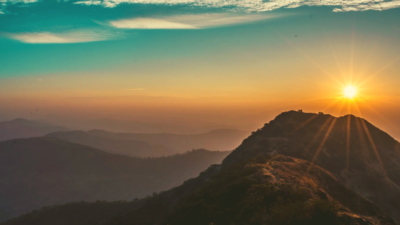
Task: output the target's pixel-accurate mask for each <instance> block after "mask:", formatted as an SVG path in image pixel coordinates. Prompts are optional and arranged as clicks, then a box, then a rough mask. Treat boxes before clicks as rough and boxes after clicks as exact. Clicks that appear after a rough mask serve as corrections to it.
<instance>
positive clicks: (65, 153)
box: [0, 137, 229, 221]
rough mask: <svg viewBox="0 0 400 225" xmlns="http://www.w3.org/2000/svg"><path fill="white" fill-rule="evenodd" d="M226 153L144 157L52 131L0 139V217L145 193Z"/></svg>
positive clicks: (185, 176)
mask: <svg viewBox="0 0 400 225" xmlns="http://www.w3.org/2000/svg"><path fill="white" fill-rule="evenodd" d="M228 153H229V152H212V151H206V150H194V151H191V152H188V153H185V154H179V155H174V156H169V157H161V158H152V159H141V158H132V157H127V156H121V155H115V154H110V153H106V152H103V151H100V150H97V149H94V148H91V147H88V146H84V145H79V144H74V143H70V142H66V141H63V140H59V139H54V138H49V137H45V138H30V139H16V140H10V141H4V142H0V199H1V201H0V221H1V220H2V221H4V220H6V219H9V218H12V217H15V216H18V215H20V214H22V213H26V212H29V211H31V210H34V209H38V208H41V207H43V206H47V205H53V204H62V203H67V202H72V201H81V200H84V201H97V200H107V201H115V200H129V201H130V200H133V199H134V198H142V197H144V196H146V195H152V194H153V193H154V192H159V191H163V190H167V189H169V188H172V187H174V186H177V185H180V184H181V183H182V182H183V181H184V180H187V179H189V178H191V177H195V176H197V175H198V174H199V173H200V172H201V171H203V170H204V169H205V168H207V167H208V166H209V165H211V164H215V163H220V162H221V161H222V159H223V158H224V157H225V156H226V155H227V154H228Z"/></svg>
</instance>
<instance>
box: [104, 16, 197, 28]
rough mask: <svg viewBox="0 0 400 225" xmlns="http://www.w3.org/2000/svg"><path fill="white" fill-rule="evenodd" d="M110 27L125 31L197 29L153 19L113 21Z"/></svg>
mask: <svg viewBox="0 0 400 225" xmlns="http://www.w3.org/2000/svg"><path fill="white" fill-rule="evenodd" d="M110 25H111V26H113V27H116V28H124V29H194V28H195V27H193V26H191V25H187V24H183V23H176V22H171V21H166V20H160V19H153V18H135V19H125V20H116V21H111V22H110Z"/></svg>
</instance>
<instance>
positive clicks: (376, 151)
mask: <svg viewBox="0 0 400 225" xmlns="http://www.w3.org/2000/svg"><path fill="white" fill-rule="evenodd" d="M355 108H356V109H357V110H358V113H359V114H360V115H361V116H362V114H361V111H360V109H359V107H358V105H357V103H355ZM360 121H361V124H362V127H363V128H364V131H365V134H366V135H367V139H368V141H369V143H370V145H371V147H372V150H373V151H374V153H375V156H376V159H377V160H378V163H379V164H380V166H381V169H382V171H383V173H384V175H385V176H387V172H386V170H385V167H384V166H383V162H382V159H381V156H380V155H379V152H378V149H377V148H376V145H375V142H374V140H373V138H372V136H371V134H370V132H369V129H368V126H367V125H366V123H365V121H364V119H361V118H360Z"/></svg>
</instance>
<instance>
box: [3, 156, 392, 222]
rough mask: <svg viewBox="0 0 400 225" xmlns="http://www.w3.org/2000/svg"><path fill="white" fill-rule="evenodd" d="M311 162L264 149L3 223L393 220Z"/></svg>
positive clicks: (49, 208) (45, 209)
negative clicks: (134, 196)
mask: <svg viewBox="0 0 400 225" xmlns="http://www.w3.org/2000/svg"><path fill="white" fill-rule="evenodd" d="M311 165H312V164H311V163H310V162H307V161H305V160H300V159H295V158H291V157H284V156H279V155H278V156H272V157H271V156H269V155H263V156H259V157H255V158H253V159H251V160H247V161H246V162H242V163H239V164H236V165H234V166H231V167H229V168H227V169H224V170H222V171H221V172H220V166H212V167H210V168H209V169H208V170H206V171H205V172H203V173H202V174H201V175H200V176H199V177H197V178H195V179H191V180H188V181H187V182H185V183H184V184H183V185H181V186H179V187H177V188H173V189H171V190H170V191H167V192H163V193H160V194H158V195H156V196H153V197H151V198H146V199H142V200H138V201H133V202H129V203H127V202H113V203H108V204H107V203H104V202H97V203H71V204H67V205H62V206H53V207H47V208H44V209H42V210H39V211H35V212H32V213H29V214H27V215H24V216H22V217H19V218H16V219H13V220H10V221H8V222H6V223H4V225H20V224H41V225H50V224H51V225H67V224H74V225H84V224H99V225H100V224H102V225H117V224H118V225H125V224H127V225H128V224H135V225H141V224H143V225H145V224H146V225H150V224H170V225H187V224H199V225H209V224H216V225H231V224H237V225H247V224H272V225H314V224H315V225H320V224H327V225H336V224H342V225H365V224H376V225H378V224H379V225H394V222H393V221H392V220H391V219H390V218H388V217H386V216H385V214H384V213H383V212H382V211H381V210H380V209H379V207H377V206H376V205H374V204H373V203H371V202H369V201H367V200H366V199H365V198H363V197H362V196H359V195H357V194H356V193H354V192H352V191H351V190H350V189H348V188H347V187H346V186H345V185H344V184H342V183H341V182H340V181H338V180H337V179H336V178H335V177H334V176H333V175H332V174H330V173H328V172H327V171H326V170H324V169H322V168H320V167H318V166H312V167H310V166H311ZM111 206H113V208H111ZM116 209H117V211H118V212H115V211H116ZM99 213H102V214H99ZM113 213H114V214H113ZM107 217H108V218H107ZM106 220H108V221H106Z"/></svg>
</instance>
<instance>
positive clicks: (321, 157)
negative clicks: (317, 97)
mask: <svg viewBox="0 0 400 225" xmlns="http://www.w3.org/2000/svg"><path fill="white" fill-rule="evenodd" d="M397 148H399V142H397V141H396V140H395V139H394V138H392V137H391V136H389V135H388V134H387V133H385V132H384V131H382V130H380V129H379V128H377V127H375V126H374V125H372V124H371V123H369V122H368V121H366V120H365V119H362V118H359V117H356V116H354V115H345V116H342V117H334V116H332V115H329V114H324V113H305V112H302V111H288V112H284V113H281V114H280V115H278V116H277V117H276V118H275V119H274V120H272V121H270V122H269V123H266V124H265V125H264V127H263V128H261V129H259V130H257V131H255V132H253V133H252V135H251V136H250V137H248V138H247V139H245V140H244V141H243V142H242V144H241V145H240V146H239V147H238V148H236V149H235V150H234V151H233V152H232V153H231V154H230V155H229V156H228V157H226V158H225V160H224V162H223V168H227V167H230V166H231V165H233V164H237V163H240V162H243V161H245V160H247V159H251V158H254V157H257V156H258V155H262V154H269V155H277V154H279V155H284V156H289V157H295V158H299V159H304V160H307V161H310V162H312V163H313V164H315V165H318V166H320V167H322V168H324V169H326V170H327V171H329V172H331V173H332V174H334V175H335V177H336V178H338V179H340V180H342V181H343V182H344V183H347V185H348V186H350V187H352V188H353V190H354V191H356V192H358V193H361V195H363V196H365V197H366V198H367V199H368V200H370V201H372V202H375V203H376V204H378V205H379V206H380V207H382V208H385V209H386V210H387V211H393V210H394V209H396V208H400V202H394V201H391V200H390V199H389V197H388V196H389V195H385V196H386V197H382V196H379V194H378V193H390V196H396V198H397V199H400V172H399V171H400V163H399V162H400V152H399V151H398V150H397ZM360 184H361V185H360ZM376 184H380V185H379V187H377V185H376ZM371 193H375V194H371ZM371 196H373V197H371ZM382 198H388V199H382ZM396 212H397V211H396ZM392 216H393V217H394V218H395V219H397V220H400V214H397V215H392Z"/></svg>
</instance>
